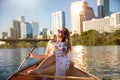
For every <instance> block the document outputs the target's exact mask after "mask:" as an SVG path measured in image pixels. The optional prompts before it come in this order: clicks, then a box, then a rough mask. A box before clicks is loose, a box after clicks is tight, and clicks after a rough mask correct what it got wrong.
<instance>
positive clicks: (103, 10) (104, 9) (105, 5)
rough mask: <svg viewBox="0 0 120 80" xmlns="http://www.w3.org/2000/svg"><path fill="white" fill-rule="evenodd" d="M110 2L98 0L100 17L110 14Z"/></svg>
mask: <svg viewBox="0 0 120 80" xmlns="http://www.w3.org/2000/svg"><path fill="white" fill-rule="evenodd" d="M109 4H110V3H109V0H97V6H98V17H99V18H104V17H105V16H109V15H110V9H109V7H110V6H109Z"/></svg>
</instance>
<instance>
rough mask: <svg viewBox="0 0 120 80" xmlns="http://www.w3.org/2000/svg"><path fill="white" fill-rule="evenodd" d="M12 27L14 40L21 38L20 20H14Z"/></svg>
mask: <svg viewBox="0 0 120 80" xmlns="http://www.w3.org/2000/svg"><path fill="white" fill-rule="evenodd" d="M11 27H12V28H13V34H12V36H11V37H12V38H15V39H17V38H20V22H19V21H18V20H13V21H12V24H11Z"/></svg>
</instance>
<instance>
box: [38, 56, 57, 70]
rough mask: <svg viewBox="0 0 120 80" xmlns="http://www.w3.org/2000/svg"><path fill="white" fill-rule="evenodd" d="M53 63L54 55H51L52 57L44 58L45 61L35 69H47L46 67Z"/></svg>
mask: <svg viewBox="0 0 120 80" xmlns="http://www.w3.org/2000/svg"><path fill="white" fill-rule="evenodd" d="M55 62H56V61H55V54H53V55H51V56H49V57H47V58H45V59H44V60H43V61H42V62H41V63H40V64H39V65H38V66H37V68H38V69H42V68H44V67H47V66H49V65H51V64H53V63H55Z"/></svg>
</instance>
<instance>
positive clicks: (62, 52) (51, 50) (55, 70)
mask: <svg viewBox="0 0 120 80" xmlns="http://www.w3.org/2000/svg"><path fill="white" fill-rule="evenodd" d="M69 51H71V43H70V34H69V31H68V29H67V28H64V27H62V28H61V29H59V30H58V33H57V38H56V39H55V40H51V41H49V43H48V46H47V49H46V53H45V55H40V56H39V57H41V58H45V59H44V60H43V61H42V62H41V63H40V64H39V65H38V66H37V68H36V69H34V70H29V71H28V73H29V74H55V75H56V76H65V73H66V71H67V70H68V69H69V65H70V60H69V58H68V56H67V54H68V53H69ZM30 56H31V57H35V58H38V56H35V55H32V54H31V53H30ZM55 80H62V79H55Z"/></svg>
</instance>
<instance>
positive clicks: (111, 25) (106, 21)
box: [83, 12, 120, 33]
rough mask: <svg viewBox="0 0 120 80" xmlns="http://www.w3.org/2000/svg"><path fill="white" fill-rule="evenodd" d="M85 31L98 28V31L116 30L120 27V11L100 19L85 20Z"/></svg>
mask: <svg viewBox="0 0 120 80" xmlns="http://www.w3.org/2000/svg"><path fill="white" fill-rule="evenodd" d="M83 27H84V29H83V31H88V30H96V31H98V32H100V33H101V32H114V31H115V30H118V29H120V12H118V13H114V14H112V15H111V16H107V17H104V18H100V19H92V20H90V21H85V22H83Z"/></svg>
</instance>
